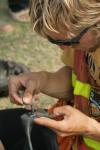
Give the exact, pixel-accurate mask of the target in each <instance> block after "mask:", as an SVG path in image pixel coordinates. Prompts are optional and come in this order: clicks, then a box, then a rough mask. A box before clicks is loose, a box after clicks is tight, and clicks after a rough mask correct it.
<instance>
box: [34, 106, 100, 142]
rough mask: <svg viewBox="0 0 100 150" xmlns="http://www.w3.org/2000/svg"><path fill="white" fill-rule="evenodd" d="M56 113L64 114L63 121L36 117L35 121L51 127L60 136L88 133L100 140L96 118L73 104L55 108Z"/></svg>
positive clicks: (87, 134) (99, 130)
mask: <svg viewBox="0 0 100 150" xmlns="http://www.w3.org/2000/svg"><path fill="white" fill-rule="evenodd" d="M54 114H55V115H60V114H61V115H62V114H63V115H64V119H63V120H61V121H55V120H52V119H49V118H45V117H41V118H36V119H35V122H36V123H38V124H40V125H44V126H46V127H49V128H50V129H52V130H53V131H54V132H56V133H57V134H58V135H59V136H62V137H66V136H71V135H86V136H89V137H92V138H94V139H97V140H98V139H99V140H100V124H99V123H98V122H96V121H95V120H94V119H91V118H90V117H88V116H86V115H85V114H83V113H81V112H80V111H79V110H77V109H75V108H73V107H71V106H62V107H58V108H55V110H54Z"/></svg>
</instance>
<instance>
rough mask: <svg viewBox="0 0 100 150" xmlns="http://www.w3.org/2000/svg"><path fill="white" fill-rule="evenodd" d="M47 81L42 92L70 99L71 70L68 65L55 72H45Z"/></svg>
mask: <svg viewBox="0 0 100 150" xmlns="http://www.w3.org/2000/svg"><path fill="white" fill-rule="evenodd" d="M45 75H46V78H47V82H46V84H45V86H44V88H43V89H42V90H41V92H42V93H44V94H46V95H49V96H52V97H56V98H59V99H68V100H69V99H71V98H72V96H73V94H72V92H73V88H72V70H71V69H70V68H69V67H63V68H61V69H60V70H58V71H57V72H54V73H50V72H45Z"/></svg>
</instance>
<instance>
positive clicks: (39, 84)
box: [9, 67, 73, 104]
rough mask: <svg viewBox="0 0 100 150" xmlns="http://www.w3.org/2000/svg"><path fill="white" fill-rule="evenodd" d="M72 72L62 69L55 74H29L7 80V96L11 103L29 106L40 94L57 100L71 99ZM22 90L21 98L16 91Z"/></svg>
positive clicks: (65, 68)
mask: <svg viewBox="0 0 100 150" xmlns="http://www.w3.org/2000/svg"><path fill="white" fill-rule="evenodd" d="M71 78H72V70H71V69H70V68H69V67H63V68H61V69H60V70H58V71H57V72H54V73H50V72H46V71H40V72H31V73H27V74H22V75H18V76H12V77H11V78H10V79H9V95H10V98H11V100H12V102H14V103H17V104H23V102H24V103H26V104H29V103H31V101H32V99H33V98H34V96H35V95H36V94H38V93H40V92H42V93H45V94H46V95H49V96H52V97H55V98H59V99H68V100H69V99H72V96H73V94H72V91H73V89H72V86H71V85H72V83H71V82H72V81H71V80H72V79H71ZM20 89H24V95H23V98H22V97H20V96H19V95H18V91H19V90H20Z"/></svg>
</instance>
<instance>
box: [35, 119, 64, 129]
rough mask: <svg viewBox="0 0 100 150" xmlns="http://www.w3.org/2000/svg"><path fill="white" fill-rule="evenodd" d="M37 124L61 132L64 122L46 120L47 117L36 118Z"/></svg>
mask: <svg viewBox="0 0 100 150" xmlns="http://www.w3.org/2000/svg"><path fill="white" fill-rule="evenodd" d="M34 121H35V122H36V123H37V124H40V125H43V126H46V127H49V128H53V129H56V130H60V129H61V128H62V121H55V120H53V119H49V118H45V117H40V118H36V119H35V120H34Z"/></svg>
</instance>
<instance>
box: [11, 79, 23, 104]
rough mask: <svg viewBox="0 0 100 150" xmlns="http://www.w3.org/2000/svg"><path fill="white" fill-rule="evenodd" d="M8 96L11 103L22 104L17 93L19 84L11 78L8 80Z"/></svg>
mask: <svg viewBox="0 0 100 150" xmlns="http://www.w3.org/2000/svg"><path fill="white" fill-rule="evenodd" d="M8 86H9V96H10V99H11V102H13V103H16V104H17V103H18V104H23V102H22V98H21V97H20V96H19V95H18V89H19V84H17V82H14V81H13V80H12V81H11V82H9V85H8Z"/></svg>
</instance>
